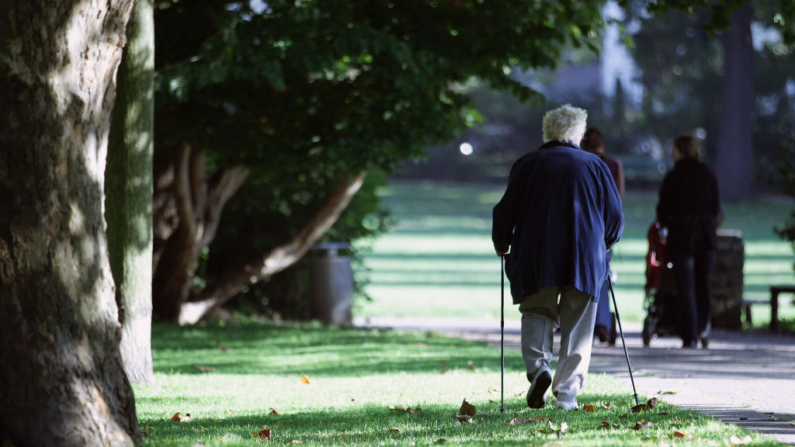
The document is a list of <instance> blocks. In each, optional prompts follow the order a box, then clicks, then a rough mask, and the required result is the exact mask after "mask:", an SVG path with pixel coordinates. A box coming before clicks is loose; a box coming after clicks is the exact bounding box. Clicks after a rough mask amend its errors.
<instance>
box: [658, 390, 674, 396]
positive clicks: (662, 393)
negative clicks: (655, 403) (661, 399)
mask: <svg viewBox="0 0 795 447" xmlns="http://www.w3.org/2000/svg"><path fill="white" fill-rule="evenodd" d="M664 394H676V391H657V395H658V396H662V395H664Z"/></svg>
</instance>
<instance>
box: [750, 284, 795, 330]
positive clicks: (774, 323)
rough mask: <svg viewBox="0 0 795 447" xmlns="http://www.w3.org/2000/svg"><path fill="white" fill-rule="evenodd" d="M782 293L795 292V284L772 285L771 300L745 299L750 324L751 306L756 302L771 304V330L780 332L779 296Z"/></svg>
mask: <svg viewBox="0 0 795 447" xmlns="http://www.w3.org/2000/svg"><path fill="white" fill-rule="evenodd" d="M782 293H792V294H795V286H770V301H767V300H746V299H744V300H743V309H744V310H745V319H746V321H748V323H749V324H751V323H752V319H751V306H753V305H754V304H770V332H774V333H775V332H778V296H779V294H782Z"/></svg>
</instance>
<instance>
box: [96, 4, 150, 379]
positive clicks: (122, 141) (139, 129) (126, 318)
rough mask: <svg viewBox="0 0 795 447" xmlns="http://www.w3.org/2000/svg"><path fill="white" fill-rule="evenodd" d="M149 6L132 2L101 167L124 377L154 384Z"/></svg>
mask: <svg viewBox="0 0 795 447" xmlns="http://www.w3.org/2000/svg"><path fill="white" fill-rule="evenodd" d="M154 37H155V36H154V9H153V2H152V0H138V3H137V4H136V6H135V8H134V9H133V12H132V16H131V17H130V22H129V24H128V25H127V46H126V47H125V48H124V55H123V57H122V62H121V66H120V67H119V73H118V75H117V78H116V81H117V82H116V84H117V88H116V92H117V93H116V102H115V106H114V109H113V116H112V122H111V129H110V137H109V138H110V140H109V148H108V166H107V169H106V170H105V172H106V177H107V181H106V183H105V194H106V197H105V208H106V209H105V219H106V220H107V223H108V251H109V252H110V266H111V269H112V271H113V279H114V281H115V283H116V303H117V304H118V306H119V320H120V322H121V326H122V335H121V347H120V349H121V356H122V360H123V361H124V369H125V371H126V372H127V377H128V378H129V379H130V381H132V382H135V383H141V384H151V383H154V373H153V371H152V349H151V334H152V190H153V188H152V156H153V151H154V141H153V137H154V61H155V49H154V45H155V42H154Z"/></svg>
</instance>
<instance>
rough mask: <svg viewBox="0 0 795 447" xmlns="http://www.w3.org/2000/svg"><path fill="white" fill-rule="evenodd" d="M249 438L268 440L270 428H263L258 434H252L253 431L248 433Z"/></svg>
mask: <svg viewBox="0 0 795 447" xmlns="http://www.w3.org/2000/svg"><path fill="white" fill-rule="evenodd" d="M250 433H251V436H253V437H255V438H262V439H270V438H271V429H270V428H263V429H262V430H260V431H259V433H254V432H253V431H252V432H250Z"/></svg>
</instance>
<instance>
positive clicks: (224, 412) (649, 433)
mask: <svg viewBox="0 0 795 447" xmlns="http://www.w3.org/2000/svg"><path fill="white" fill-rule="evenodd" d="M152 343H153V354H154V366H155V372H156V381H157V382H156V384H155V385H152V386H145V387H144V386H135V387H134V389H135V394H136V409H137V413H138V419H139V423H140V425H141V427H142V429H144V430H145V431H146V433H147V434H146V437H145V441H146V445H153V446H154V445H157V446H160V445H180V446H182V445H185V446H192V445H194V444H196V443H201V444H203V445H207V446H213V445H223V446H227V445H241V446H249V445H251V446H253V445H295V444H299V443H300V444H301V445H308V446H311V445H345V446H355V445H431V444H433V445H437V444H436V443H437V442H438V441H439V440H440V439H444V440H445V441H444V442H442V443H443V444H447V445H459V444H469V445H480V444H489V445H522V446H527V445H571V446H602V445H622V446H630V445H639V446H640V445H654V446H657V445H671V444H674V443H675V444H683V443H685V444H688V445H724V444H727V443H729V442H730V438H731V436H737V437H738V438H740V439H742V438H744V437H745V436H750V437H751V442H750V443H749V444H748V445H756V446H763V445H771V446H772V445H779V444H777V443H776V442H775V441H772V440H769V439H767V438H763V437H761V436H759V435H757V434H754V433H750V432H746V431H743V430H742V429H739V428H737V427H735V426H728V425H723V424H721V423H720V422H718V421H715V420H713V419H710V418H708V417H705V416H702V415H700V414H698V413H695V412H689V411H681V410H677V409H676V408H674V407H671V406H668V405H665V404H660V405H658V407H657V408H655V409H653V410H650V411H648V412H643V413H630V412H628V411H627V408H628V406H629V404H630V403H629V399H630V394H629V393H630V391H629V390H630V389H631V387H630V386H629V384H628V383H622V382H617V381H616V380H615V379H613V378H610V377H607V376H596V375H591V376H589V377H588V380H587V383H586V388H585V389H584V390H583V393H581V395H580V396H579V400H580V403H581V404H583V403H589V404H592V405H594V406H595V407H596V408H595V411H594V412H586V411H576V412H565V411H563V410H553V409H551V408H550V406H549V405H548V406H547V408H546V409H544V410H530V409H527V408H525V404H524V393H525V392H526V387H527V381H526V379H525V378H524V375H523V374H522V373H520V372H519V371H521V370H522V369H523V367H524V365H523V363H522V360H521V357H520V353H519V352H518V351H517V352H513V351H511V352H508V356H507V358H506V371H507V374H506V377H505V389H506V412H505V413H504V414H501V413H500V412H499V403H498V402H499V391H498V390H499V380H500V376H499V352H498V351H497V350H495V349H493V348H489V347H487V346H486V345H484V344H479V343H473V342H466V341H462V340H457V339H449V338H445V337H440V336H435V335H433V334H426V333H423V332H409V333H401V332H394V331H384V330H365V329H339V328H324V327H321V326H317V325H314V326H313V325H274V324H273V323H270V324H260V323H256V322H244V323H226V324H223V325H220V324H219V323H211V324H208V325H206V326H204V327H202V326H193V327H185V328H179V327H176V326H171V325H162V324H156V325H155V326H154V328H153V334H152ZM198 366H200V367H202V369H203V370H204V371H200V369H199V368H197V367H198ZM304 375H305V376H306V377H307V378H308V379H309V382H310V383H309V384H304V383H302V377H303V376H304ZM463 399H467V400H468V401H469V402H470V403H471V404H473V405H474V406H475V407H476V408H477V414H476V415H475V418H474V421H473V422H471V423H468V422H464V423H459V422H454V421H453V414H454V413H456V412H457V410H458V409H459V407H460V405H461V402H462V400H463ZM608 403H609V404H610V408H609V409H607V408H603V407H602V405H606V404H608ZM401 406H403V407H411V408H416V407H419V408H421V409H422V411H421V412H417V413H413V414H407V413H396V412H393V411H391V410H390V407H401ZM272 409H275V410H276V412H278V415H276V414H271V410H272ZM176 412H180V413H182V416H183V417H184V416H185V415H186V414H188V413H189V414H190V415H191V417H192V420H191V421H188V422H179V421H172V420H170V418H171V416H172V415H174V414H175V413H176ZM533 416H546V417H549V418H550V419H551V423H550V422H538V423H528V424H522V425H517V426H509V425H507V424H506V423H507V422H508V421H509V420H510V419H512V418H514V417H523V418H527V417H533ZM603 421H606V422H607V424H608V425H610V428H604V429H602V428H600V427H602V426H603ZM645 422H652V423H653V424H654V425H650V426H647V427H645V428H643V429H641V430H634V429H633V427H634V426H635V425H636V424H638V423H645ZM563 423H565V424H567V425H568V429H566V430H564V431H562V432H561V433H560V434H558V432H559V431H561V426H562V424H563ZM266 427H267V428H269V429H270V430H271V436H272V439H271V440H269V441H268V440H264V439H261V438H255V437H254V436H252V434H251V433H259V432H260V431H261V430H262V429H264V428H266ZM677 431H678V432H680V433H683V434H684V432H687V434H688V435H689V437H687V438H676V437H675V435H674V433H675V432H677ZM686 436H687V435H686ZM727 445H728V444H727Z"/></svg>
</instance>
